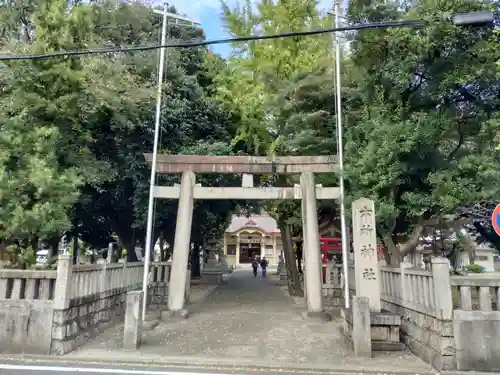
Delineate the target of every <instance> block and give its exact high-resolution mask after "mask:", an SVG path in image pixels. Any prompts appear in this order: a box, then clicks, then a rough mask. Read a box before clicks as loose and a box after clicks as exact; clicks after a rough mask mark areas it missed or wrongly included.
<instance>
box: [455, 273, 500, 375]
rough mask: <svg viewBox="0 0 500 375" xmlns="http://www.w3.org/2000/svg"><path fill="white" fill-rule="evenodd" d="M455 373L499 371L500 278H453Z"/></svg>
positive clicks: (476, 276) (471, 276)
mask: <svg viewBox="0 0 500 375" xmlns="http://www.w3.org/2000/svg"><path fill="white" fill-rule="evenodd" d="M451 285H452V291H453V293H452V298H453V300H454V301H453V302H454V305H455V306H456V309H455V310H454V311H453V333H454V339H455V347H454V348H455V353H456V364H457V369H458V370H475V371H494V372H500V346H499V344H498V343H499V340H498V338H499V337H500V277H499V276H498V274H490V275H488V274H477V275H469V276H452V277H451Z"/></svg>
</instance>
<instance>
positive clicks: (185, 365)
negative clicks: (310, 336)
mask: <svg viewBox="0 0 500 375" xmlns="http://www.w3.org/2000/svg"><path fill="white" fill-rule="evenodd" d="M5 357H6V356H5V355H0V362H1V363H2V364H6V362H7V364H8V363H9V362H14V363H19V362H22V363H23V364H26V365H30V364H31V365H34V364H35V365H40V366H43V365H46V366H57V365H59V366H64V365H66V366H69V365H75V364H78V365H79V366H89V368H90V367H92V366H93V367H95V366H100V367H103V368H116V367H117V366H119V367H132V366H133V367H134V369H140V368H144V369H146V368H147V369H149V370H153V371H154V370H155V369H156V370H158V371H161V370H165V369H173V370H177V371H179V372H182V371H185V372H187V371H191V372H194V371H193V370H198V371H200V370H203V372H201V371H200V375H201V374H207V373H210V372H213V373H214V374H220V373H221V372H225V373H226V374H228V373H239V374H241V373H248V374H251V373H274V374H320V375H332V374H335V375H361V374H363V375H365V374H366V375H437V374H439V372H438V371H432V370H428V371H418V372H410V371H404V370H396V371H394V369H391V370H389V371H387V370H385V369H377V370H373V369H368V368H365V367H359V366H349V367H347V368H346V367H344V368H340V367H339V368H337V367H331V368H326V367H325V368H315V367H308V366H291V367H280V366H269V365H258V364H255V365H245V364H225V363H217V362H216V361H214V362H213V363H196V361H191V360H190V359H187V358H186V360H180V359H174V360H169V359H168V358H165V360H164V361H161V360H160V361H159V360H156V361H152V360H151V359H128V360H127V359H119V360H99V359H92V358H87V357H72V356H71V354H68V355H65V356H62V357H54V356H35V355H19V356H9V357H8V358H5ZM443 374H444V373H443ZM462 374H468V375H483V374H486V373H474V372H468V373H464V372H446V375H462Z"/></svg>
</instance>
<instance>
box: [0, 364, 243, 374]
mask: <svg viewBox="0 0 500 375" xmlns="http://www.w3.org/2000/svg"><path fill="white" fill-rule="evenodd" d="M0 370H20V371H46V372H87V373H98V374H130V375H234V374H222V373H209V372H182V371H153V370H126V369H119V368H99V367H65V366H30V365H9V364H1V363H0Z"/></svg>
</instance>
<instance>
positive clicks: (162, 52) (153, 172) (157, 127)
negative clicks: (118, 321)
mask: <svg viewBox="0 0 500 375" xmlns="http://www.w3.org/2000/svg"><path fill="white" fill-rule="evenodd" d="M153 12H154V13H155V14H161V15H162V16H163V22H162V28H161V45H162V47H161V48H160V58H159V62H158V87H157V91H156V113H155V131H154V139H153V156H152V161H151V176H150V180H149V200H148V218H147V224H146V246H145V254H144V274H143V278H142V292H143V300H142V320H143V321H144V320H146V305H147V303H146V302H147V296H148V279H149V263H150V261H151V241H152V236H153V211H154V199H155V198H154V188H155V180H156V159H157V156H158V141H159V135H160V118H161V95H162V86H163V72H164V68H165V51H166V48H165V44H166V41H167V25H168V18H172V19H173V20H174V21H175V24H176V25H177V26H191V27H201V24H200V23H199V22H197V21H193V20H191V19H189V18H186V17H183V16H179V15H177V14H173V13H169V12H168V3H164V4H163V11H160V10H156V9H154V10H153ZM179 21H184V22H187V23H179Z"/></svg>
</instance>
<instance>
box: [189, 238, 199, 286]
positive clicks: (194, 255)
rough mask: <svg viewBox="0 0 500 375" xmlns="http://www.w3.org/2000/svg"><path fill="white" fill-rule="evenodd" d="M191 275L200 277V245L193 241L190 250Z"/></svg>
mask: <svg viewBox="0 0 500 375" xmlns="http://www.w3.org/2000/svg"><path fill="white" fill-rule="evenodd" d="M191 277H192V278H194V277H196V278H199V277H201V264H200V245H199V244H198V242H195V243H194V246H193V251H191Z"/></svg>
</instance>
